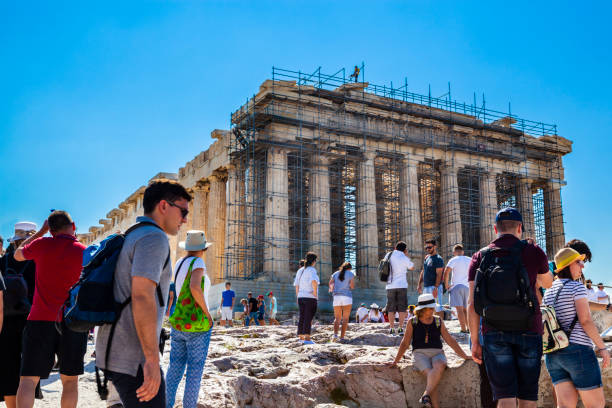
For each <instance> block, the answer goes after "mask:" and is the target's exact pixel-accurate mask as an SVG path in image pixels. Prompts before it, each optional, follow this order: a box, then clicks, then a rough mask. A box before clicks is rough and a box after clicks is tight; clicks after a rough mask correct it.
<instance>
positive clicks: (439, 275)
mask: <svg viewBox="0 0 612 408" xmlns="http://www.w3.org/2000/svg"><path fill="white" fill-rule="evenodd" d="M443 271H444V268H436V288H437V287H438V286H440V284H441V283H442V274H443V273H444V272H443Z"/></svg>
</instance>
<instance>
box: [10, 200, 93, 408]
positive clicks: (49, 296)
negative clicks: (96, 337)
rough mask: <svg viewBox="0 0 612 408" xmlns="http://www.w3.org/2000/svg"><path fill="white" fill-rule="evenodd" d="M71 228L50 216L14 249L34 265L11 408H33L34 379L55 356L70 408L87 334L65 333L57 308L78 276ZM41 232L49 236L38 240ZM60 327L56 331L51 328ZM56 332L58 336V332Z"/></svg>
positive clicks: (66, 218)
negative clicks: (31, 298)
mask: <svg viewBox="0 0 612 408" xmlns="http://www.w3.org/2000/svg"><path fill="white" fill-rule="evenodd" d="M75 231H76V227H75V225H74V222H72V218H70V215H69V214H68V213H67V212H65V211H53V212H52V213H51V215H49V217H48V218H47V220H46V221H45V222H44V224H43V226H42V228H41V229H40V230H38V231H37V232H36V233H35V234H34V235H32V236H30V237H29V238H27V239H26V240H25V241H23V242H22V243H21V244H20V245H19V247H18V248H17V249H16V250H15V253H14V259H15V261H17V262H23V261H26V260H33V261H34V262H35V263H36V279H35V289H34V298H33V303H32V307H31V309H30V313H29V315H28V321H27V322H26V324H25V328H24V330H23V348H22V360H21V373H20V376H21V378H20V381H19V389H18V390H17V406H18V407H20V408H21V407H24V408H25V407H33V406H34V397H35V395H36V387H37V385H38V383H39V381H40V379H41V378H42V379H44V378H48V377H49V374H50V372H51V369H52V368H53V365H54V362H55V355H57V356H58V362H59V373H60V379H61V381H62V406H63V407H76V406H77V402H78V380H79V375H81V374H83V368H84V367H83V357H84V356H85V350H86V348H87V333H77V332H74V331H72V330H70V329H68V328H67V327H66V326H65V325H64V324H63V321H62V313H61V309H62V306H63V304H64V301H65V300H66V298H67V297H68V290H69V289H70V287H72V285H74V284H75V283H76V282H77V281H78V279H79V276H80V274H81V269H82V266H81V265H82V262H83V250H84V249H85V246H84V245H82V244H81V243H79V242H78V241H77V239H76V236H75ZM47 232H50V233H51V237H43V236H44V235H45V234H46V233H47ZM58 325H59V326H61V330H58V329H57V327H56V326H58ZM60 332H61V333H60ZM3 363H4V360H3Z"/></svg>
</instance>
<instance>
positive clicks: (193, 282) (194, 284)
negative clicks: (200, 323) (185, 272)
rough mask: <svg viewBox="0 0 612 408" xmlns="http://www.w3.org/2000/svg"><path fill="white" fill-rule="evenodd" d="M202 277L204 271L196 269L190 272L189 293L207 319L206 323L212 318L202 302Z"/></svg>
mask: <svg viewBox="0 0 612 408" xmlns="http://www.w3.org/2000/svg"><path fill="white" fill-rule="evenodd" d="M203 277H204V269H203V268H198V269H194V270H193V271H192V272H191V279H190V280H189V291H190V292H191V296H193V300H195V302H196V303H197V304H198V305H199V306H200V307H201V308H202V311H203V312H204V314H205V315H206V317H207V318H208V321H210V322H212V320H213V319H212V317H211V315H210V312H209V311H208V306H207V305H206V302H205V301H204V292H203V291H202V278H203Z"/></svg>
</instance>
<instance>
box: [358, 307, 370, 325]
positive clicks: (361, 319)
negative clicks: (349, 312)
mask: <svg viewBox="0 0 612 408" xmlns="http://www.w3.org/2000/svg"><path fill="white" fill-rule="evenodd" d="M369 313H370V312H369V310H368V308H367V307H366V304H365V303H362V304H361V305H359V307H358V308H357V310H356V311H355V322H356V323H367V322H368V316H369Z"/></svg>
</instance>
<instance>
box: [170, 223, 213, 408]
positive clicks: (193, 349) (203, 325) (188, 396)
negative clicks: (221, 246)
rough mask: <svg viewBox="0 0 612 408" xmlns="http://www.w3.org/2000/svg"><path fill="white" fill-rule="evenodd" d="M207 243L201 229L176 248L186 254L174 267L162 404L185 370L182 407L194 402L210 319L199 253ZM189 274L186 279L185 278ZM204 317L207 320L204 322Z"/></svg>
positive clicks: (207, 281)
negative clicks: (172, 304)
mask: <svg viewBox="0 0 612 408" xmlns="http://www.w3.org/2000/svg"><path fill="white" fill-rule="evenodd" d="M210 245H211V243H210V242H206V237H205V236H204V231H196V230H194V231H187V238H186V239H185V241H183V242H180V243H179V247H180V248H183V249H185V250H186V251H187V256H185V257H184V258H182V259H180V260H179V261H177V263H176V266H175V270H174V286H175V288H176V297H177V305H176V308H175V309H174V311H173V313H172V316H171V317H170V324H171V326H172V332H171V335H170V339H171V347H172V349H171V350H170V364H169V366H168V371H167V373H166V406H167V407H173V406H174V401H175V398H176V391H177V389H178V386H179V382H180V381H181V379H182V378H183V374H184V373H185V369H187V375H186V378H185V393H184V395H183V407H185V408H195V407H196V406H197V403H198V394H199V392H200V382H201V380H202V372H203V371H204V364H205V363H206V356H207V355H208V347H209V345H210V335H211V332H212V326H213V319H212V316H211V315H210V312H209V308H208V292H209V290H210V286H211V282H210V278H209V277H208V275H207V274H206V265H204V261H203V260H202V255H203V254H204V251H205V250H206V248H208V247H209V246H210ZM187 277H189V281H186V279H187ZM206 319H208V321H206Z"/></svg>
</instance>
